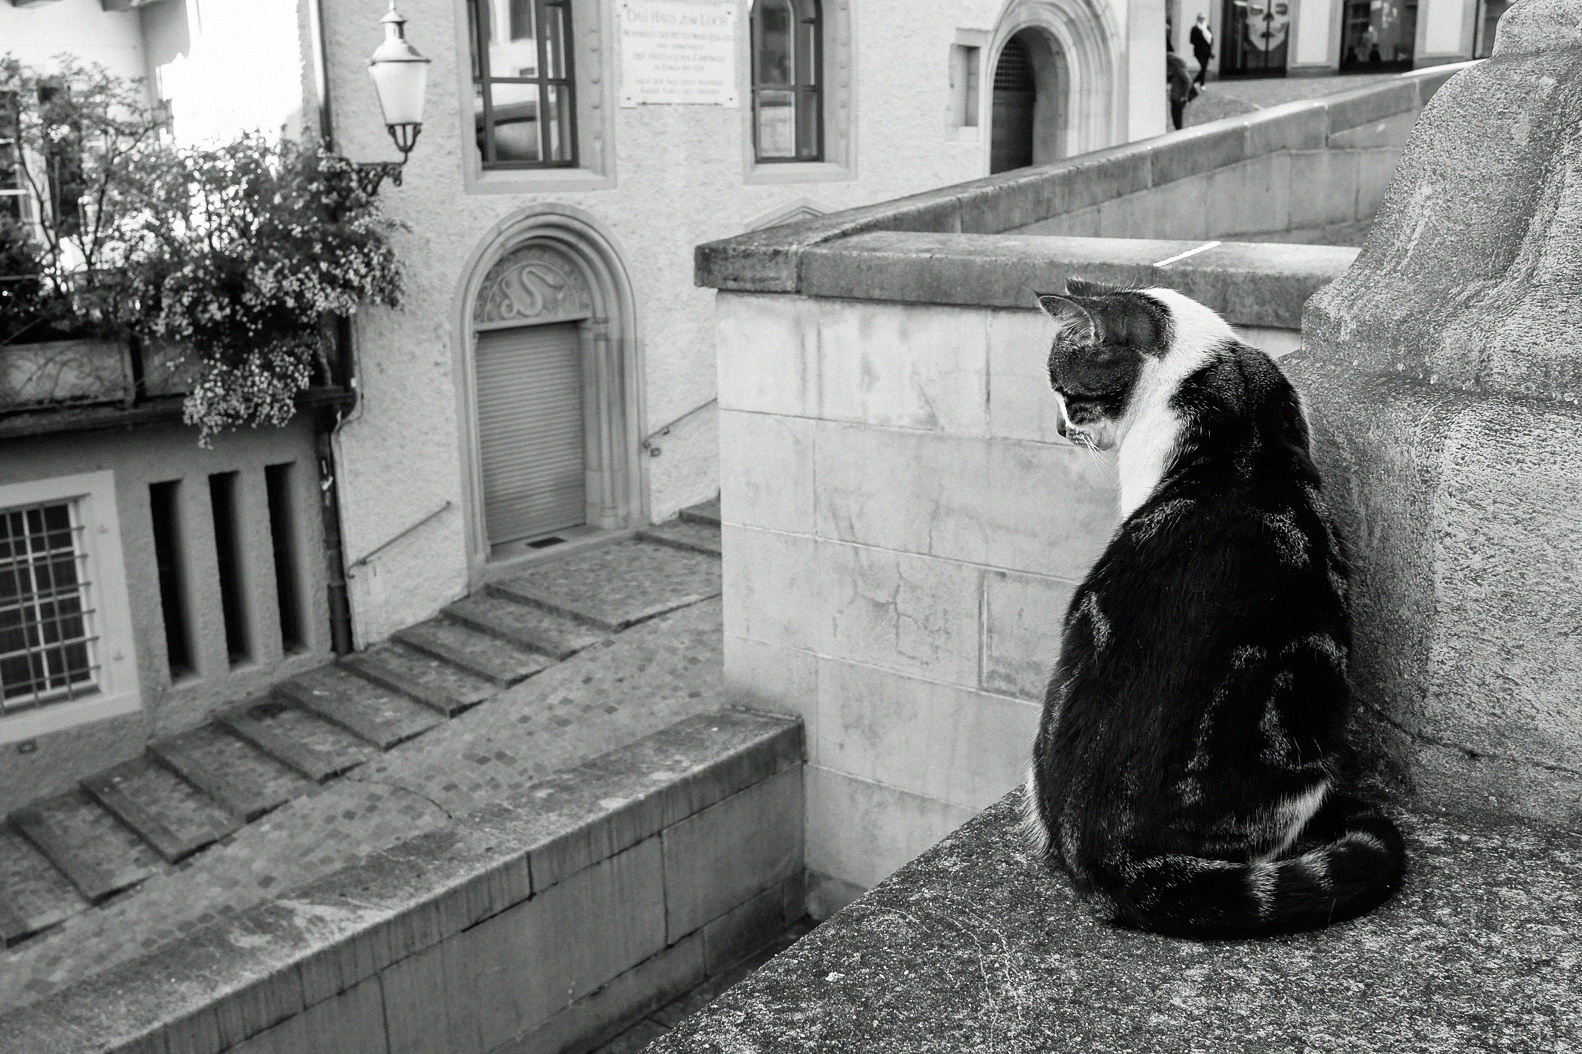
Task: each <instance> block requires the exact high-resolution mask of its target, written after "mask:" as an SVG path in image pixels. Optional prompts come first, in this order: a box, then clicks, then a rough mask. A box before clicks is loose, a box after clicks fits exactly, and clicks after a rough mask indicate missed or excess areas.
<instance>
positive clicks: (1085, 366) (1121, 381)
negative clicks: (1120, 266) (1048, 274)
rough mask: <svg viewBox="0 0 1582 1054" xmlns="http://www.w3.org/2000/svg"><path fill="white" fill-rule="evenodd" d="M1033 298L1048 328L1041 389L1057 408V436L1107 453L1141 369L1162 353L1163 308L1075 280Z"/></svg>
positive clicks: (1165, 337) (1165, 340)
mask: <svg viewBox="0 0 1582 1054" xmlns="http://www.w3.org/2000/svg"><path fill="white" fill-rule="evenodd" d="M1037 296H1038V306H1039V307H1041V308H1043V309H1044V311H1045V313H1046V314H1048V315H1049V317H1050V318H1052V319H1054V320H1055V325H1056V330H1055V339H1054V343H1053V344H1052V345H1051V347H1050V349H1049V384H1050V387H1052V388H1053V389H1054V390H1055V398H1056V399H1057V400H1058V401H1059V403H1060V422H1059V425H1058V426H1057V427H1058V428H1059V431H1060V434H1061V435H1062V436H1064V437H1065V438H1067V439H1069V440H1071V441H1072V442H1073V443H1078V444H1081V445H1082V446H1086V447H1089V448H1091V449H1095V450H1108V449H1110V448H1111V447H1114V446H1116V445H1117V444H1118V443H1119V442H1120V441H1121V438H1122V434H1123V422H1124V421H1125V418H1126V412H1127V410H1128V408H1129V407H1130V406H1131V402H1132V399H1133V397H1134V395H1135V394H1136V392H1137V387H1138V384H1137V382H1138V380H1139V378H1140V377H1142V375H1143V371H1144V366H1145V365H1146V364H1147V363H1148V362H1149V361H1150V360H1153V361H1155V362H1157V361H1158V360H1160V359H1162V358H1163V357H1164V355H1165V352H1166V351H1167V350H1168V345H1169V341H1170V325H1171V323H1170V312H1169V309H1168V308H1166V307H1165V305H1164V304H1162V303H1160V302H1159V301H1158V300H1157V299H1155V298H1153V297H1150V296H1148V295H1147V294H1145V293H1142V292H1139V291H1137V290H1131V289H1113V288H1111V287H1109V286H1102V285H1098V284H1096V283H1093V282H1084V281H1082V280H1081V279H1077V278H1072V279H1068V280H1067V281H1066V292H1064V293H1038V294H1037Z"/></svg>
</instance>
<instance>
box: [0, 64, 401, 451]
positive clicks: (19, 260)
mask: <svg viewBox="0 0 1582 1054" xmlns="http://www.w3.org/2000/svg"><path fill="white" fill-rule="evenodd" d="M58 63H59V68H58V69H57V70H56V71H55V72H53V73H50V74H48V75H45V74H41V73H38V72H37V71H35V70H32V69H31V68H29V67H28V66H26V65H24V64H23V63H22V62H21V61H19V60H18V59H16V58H15V57H13V56H11V55H9V54H6V55H3V56H0V182H4V183H5V184H6V185H8V186H16V187H20V188H22V189H24V190H26V191H27V197H26V199H25V202H24V203H25V206H26V208H27V210H28V211H27V213H26V214H25V216H24V222H22V223H14V222H10V221H5V222H0V345H4V344H6V343H8V342H10V341H13V340H28V341H37V340H46V339H53V338H55V337H61V336H83V335H89V336H96V337H123V338H124V337H128V336H135V337H138V338H141V339H143V340H146V341H152V342H158V343H163V344H168V345H177V346H180V347H183V348H185V349H186V350H187V353H188V355H189V356H190V357H191V358H192V359H193V360H194V365H195V367H196V375H197V376H196V381H195V383H194V384H193V386H192V388H191V389H190V390H189V393H188V395H187V400H186V403H185V406H184V416H185V418H186V420H187V422H188V423H189V424H196V425H197V426H198V427H199V429H200V440H199V441H200V442H202V443H204V444H205V445H207V444H208V442H209V441H210V439H211V438H212V436H213V435H214V433H215V432H217V431H220V430H221V429H225V428H232V427H236V426H239V425H243V424H249V425H254V426H256V425H260V424H273V425H280V424H284V423H285V422H286V421H287V420H288V419H289V418H290V416H291V414H292V413H293V411H294V406H295V400H296V396H297V395H298V393H300V392H301V391H302V390H303V389H305V388H307V387H310V386H311V385H313V384H315V383H326V382H329V381H330V380H331V377H330V369H329V355H330V352H331V351H332V350H333V348H334V343H335V341H334V325H333V320H334V319H335V318H336V317H340V318H349V317H351V316H352V315H354V314H355V313H356V312H357V310H358V309H359V308H360V307H361V306H363V305H364V304H384V305H389V306H392V307H394V306H396V305H397V304H398V303H399V301H400V298H401V272H400V267H399V265H398V264H397V262H396V258H395V253H394V250H393V249H392V248H391V245H390V234H391V232H392V231H394V230H395V229H397V227H398V225H397V224H396V223H394V222H393V221H391V220H388V219H385V218H383V217H382V216H381V215H380V212H379V209H378V206H377V204H376V202H375V200H374V199H373V197H372V196H371V195H369V194H366V193H364V191H363V190H362V188H361V187H360V186H359V184H358V180H357V168H356V166H355V165H354V164H353V163H352V162H350V161H348V160H346V159H345V158H343V157H339V156H337V155H335V154H331V153H328V152H327V151H325V150H323V149H320V148H318V147H313V146H301V145H298V144H296V143H293V142H289V141H287V142H282V143H272V142H270V141H269V140H268V139H266V138H265V137H263V136H261V135H257V134H247V135H243V136H241V137H240V138H239V139H237V140H235V141H234V142H231V143H229V144H226V145H223V146H217V147H210V148H178V147H175V146H172V145H171V144H170V143H169V142H166V141H161V138H160V136H159V129H160V128H161V127H162V126H163V124H164V118H163V116H162V115H161V114H159V113H158V112H156V111H154V110H152V109H150V108H149V107H147V106H146V105H144V104H143V102H142V93H141V91H140V89H138V88H137V87H136V86H135V85H134V84H133V83H130V82H127V81H124V80H121V79H119V78H117V77H115V76H114V75H112V74H110V73H108V72H107V71H105V70H104V69H103V68H102V67H98V66H89V65H84V64H80V63H76V62H73V61H71V60H69V59H66V58H62V59H60V60H58ZM7 141H9V142H11V143H13V144H15V145H14V146H12V147H5V146H4V145H3V144H4V143H5V142H7Z"/></svg>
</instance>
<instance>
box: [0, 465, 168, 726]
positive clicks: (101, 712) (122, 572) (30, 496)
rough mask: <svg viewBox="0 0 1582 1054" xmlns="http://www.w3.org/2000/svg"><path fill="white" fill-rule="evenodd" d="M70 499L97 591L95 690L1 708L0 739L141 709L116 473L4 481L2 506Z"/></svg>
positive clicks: (86, 572)
mask: <svg viewBox="0 0 1582 1054" xmlns="http://www.w3.org/2000/svg"><path fill="white" fill-rule="evenodd" d="M62 502H65V503H69V504H71V505H72V506H73V516H74V518H75V519H76V521H77V522H78V523H80V524H81V528H82V529H81V536H80V544H81V547H82V553H81V558H80V559H81V563H82V569H81V576H82V578H83V580H84V581H85V582H87V583H88V584H89V587H90V588H91V589H93V590H94V591H95V593H96V595H95V597H94V601H93V608H94V621H95V626H94V628H95V630H96V636H97V637H98V679H97V685H96V690H95V691H93V692H92V693H89V694H85V695H81V696H79V697H76V698H71V699H67V700H57V701H50V702H45V703H42V704H40V705H37V706H32V707H29V708H27V709H21V710H17V711H14V712H9V713H0V744H6V743H15V742H18V741H20V740H26V739H33V738H35V737H37V736H40V735H45V734H47V733H50V732H59V731H63V730H65V729H68V728H74V727H76V726H78V725H83V724H87V723H89V722H92V721H102V720H104V719H106V718H111V717H119V716H122V715H125V714H131V713H136V712H137V711H139V710H141V709H142V688H141V684H140V682H139V679H138V669H137V648H136V646H135V640H134V637H133V623H132V618H131V611H130V607H129V605H128V602H127V582H126V565H125V561H124V560H123V559H122V552H121V529H120V518H119V515H118V513H117V508H116V504H117V503H116V487H115V473H114V472H112V471H109V470H105V471H100V472H85V473H80V474H77V475H70V476H56V477H54V478H52V479H45V480H37V481H32V482H27V483H11V484H0V512H9V511H12V510H16V509H21V508H30V507H33V506H37V505H43V504H59V503H62Z"/></svg>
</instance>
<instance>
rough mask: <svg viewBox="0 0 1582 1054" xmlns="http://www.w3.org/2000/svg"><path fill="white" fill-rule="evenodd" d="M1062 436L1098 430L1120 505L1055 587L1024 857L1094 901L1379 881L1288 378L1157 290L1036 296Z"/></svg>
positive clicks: (1188, 923) (1241, 900) (1316, 923)
mask: <svg viewBox="0 0 1582 1054" xmlns="http://www.w3.org/2000/svg"><path fill="white" fill-rule="evenodd" d="M1038 303H1039V306H1040V307H1042V308H1043V310H1044V311H1045V312H1046V313H1047V314H1048V315H1049V316H1050V317H1051V318H1053V319H1054V320H1055V323H1056V325H1057V327H1058V329H1057V334H1056V336H1055V339H1054V343H1053V346H1052V348H1051V350H1050V354H1049V380H1050V384H1051V385H1052V386H1053V388H1054V392H1055V398H1056V400H1057V402H1058V404H1059V412H1060V420H1059V423H1058V431H1059V432H1060V434H1061V435H1062V436H1064V437H1065V438H1067V439H1068V440H1070V441H1072V442H1075V443H1079V444H1081V445H1084V446H1087V447H1090V448H1093V449H1097V450H1106V449H1110V448H1114V447H1118V448H1119V450H1118V464H1119V472H1120V507H1121V517H1122V522H1121V525H1120V526H1119V527H1118V528H1117V530H1116V532H1115V534H1114V536H1113V537H1112V538H1111V540H1110V542H1109V544H1108V546H1107V547H1106V549H1105V550H1104V552H1103V554H1102V555H1101V556H1100V557H1099V558H1098V561H1097V562H1096V563H1095V564H1094V565H1093V568H1092V570H1091V571H1089V573H1088V575H1087V577H1086V578H1085V579H1084V580H1083V582H1082V584H1081V585H1080V586H1079V587H1078V588H1077V589H1076V592H1075V593H1074V594H1073V595H1072V598H1071V603H1070V606H1069V608H1068V610H1067V613H1066V618H1065V623H1064V628H1063V632H1062V640H1061V650H1060V659H1059V662H1058V663H1057V665H1056V667H1055V669H1054V673H1053V675H1052V677H1051V678H1050V681H1049V687H1048V691H1047V692H1046V693H1045V699H1044V708H1043V714H1042V717H1041V719H1040V722H1039V728H1038V735H1037V740H1036V742H1035V745H1034V750H1033V765H1032V769H1031V772H1030V774H1029V777H1028V784H1027V813H1026V826H1027V829H1028V834H1029V836H1030V837H1031V838H1032V840H1033V844H1034V846H1035V850H1036V852H1037V854H1038V855H1039V857H1040V858H1041V859H1042V860H1044V861H1045V862H1046V863H1048V864H1049V865H1051V866H1055V867H1059V868H1063V869H1064V870H1065V871H1066V873H1067V874H1068V875H1069V876H1070V877H1071V880H1072V883H1073V885H1074V887H1075V888H1076V890H1077V892H1078V893H1079V894H1081V895H1082V896H1083V897H1084V898H1085V899H1086V900H1088V901H1089V902H1090V903H1091V905H1093V906H1094V907H1095V908H1096V910H1097V911H1098V912H1099V913H1100V914H1101V915H1103V916H1104V917H1105V918H1107V919H1108V920H1109V921H1111V922H1114V923H1116V924H1118V925H1121V926H1124V927H1129V928H1135V929H1142V930H1149V931H1153V932H1156V933H1161V934H1165V935H1168V936H1175V937H1189V938H1198V939H1214V938H1232V937H1256V936H1267V935H1272V934H1277V933H1285V932H1294V931H1299V930H1307V929H1316V928H1320V927H1323V926H1326V925H1329V924H1330V923H1333V922H1340V921H1342V920H1345V919H1350V918H1354V917H1356V916H1358V915H1362V914H1365V913H1366V912H1368V911H1371V910H1373V909H1374V908H1375V907H1377V906H1378V905H1380V904H1382V903H1383V902H1384V901H1385V900H1387V899H1388V898H1389V897H1390V896H1391V895H1392V894H1393V893H1394V892H1395V891H1396V890H1397V889H1398V888H1399V887H1400V885H1401V884H1402V881H1403V875H1404V871H1405V849H1404V846H1403V843H1402V839H1401V835H1400V832H1399V831H1398V830H1397V829H1396V827H1395V825H1394V824H1393V823H1392V822H1391V821H1390V820H1389V819H1388V818H1387V817H1386V816H1385V815H1384V814H1383V813H1382V812H1381V811H1380V810H1379V809H1378V808H1376V807H1375V806H1373V805H1371V804H1369V803H1368V802H1367V801H1365V800H1363V798H1361V797H1359V796H1358V795H1357V793H1356V792H1355V791H1354V789H1352V787H1351V784H1350V782H1349V779H1348V774H1349V772H1350V770H1351V769H1352V768H1353V767H1354V766H1353V764H1352V757H1351V753H1350V751H1349V748H1348V746H1347V744H1346V742H1345V740H1344V737H1343V726H1344V724H1345V721H1346V716H1347V712H1348V708H1349V703H1350V696H1349V689H1348V684H1347V680H1346V661H1347V651H1348V649H1349V647H1350V639H1351V630H1350V616H1349V611H1348V607H1347V601H1346V590H1347V579H1346V576H1347V569H1346V564H1345V558H1344V554H1343V553H1342V551H1341V546H1340V542H1339V540H1338V539H1337V537H1336V535H1335V533H1334V530H1333V527H1332V526H1331V523H1330V516H1329V513H1328V510H1327V507H1326V505H1325V502H1324V498H1323V494H1322V491H1321V489H1320V488H1321V484H1320V479H1319V473H1318V470H1317V468H1316V467H1315V466H1314V464H1313V461H1312V458H1311V456H1310V454H1309V445H1308V427H1307V421H1306V417H1305V414H1304V410H1303V408H1302V404H1301V400H1300V397H1299V396H1298V394H1297V392H1296V390H1295V389H1294V388H1293V387H1292V386H1291V384H1290V382H1289V381H1287V380H1286V378H1285V375H1284V374H1283V373H1281V372H1280V369H1279V367H1278V366H1276V365H1275V363H1274V361H1273V360H1272V359H1270V358H1269V356H1267V355H1266V354H1264V353H1263V352H1261V351H1259V350H1258V349H1256V348H1253V347H1250V346H1248V345H1246V344H1243V343H1242V342H1241V341H1239V340H1238V339H1237V338H1236V336H1235V334H1234V332H1233V331H1232V330H1231V328H1230V326H1229V325H1227V324H1226V323H1225V321H1224V320H1223V319H1221V318H1220V317H1219V315H1217V314H1215V313H1214V312H1213V311H1212V310H1210V309H1209V308H1207V307H1205V306H1203V305H1202V304H1199V303H1198V302H1197V301H1195V300H1192V299H1190V298H1189V297H1186V296H1184V295H1182V294H1181V293H1178V292H1176V291H1174V290H1170V289H1162V288H1161V289H1119V290H1118V289H1111V288H1109V287H1106V286H1100V285H1096V284H1093V283H1089V282H1083V281H1079V280H1071V281H1069V282H1068V283H1067V292H1066V293H1064V294H1055V293H1041V294H1038Z"/></svg>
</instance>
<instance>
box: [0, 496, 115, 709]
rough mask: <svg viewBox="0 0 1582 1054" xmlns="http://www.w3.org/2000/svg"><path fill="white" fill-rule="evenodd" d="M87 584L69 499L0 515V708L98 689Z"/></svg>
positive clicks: (73, 508) (65, 698)
mask: <svg viewBox="0 0 1582 1054" xmlns="http://www.w3.org/2000/svg"><path fill="white" fill-rule="evenodd" d="M92 589H93V584H92V582H91V581H90V580H89V578H88V574H87V556H86V553H85V552H84V550H83V544H82V523H81V521H80V519H79V517H78V515H77V509H76V503H75V502H70V501H56V502H48V503H44V504H39V505H32V506H24V507H22V508H12V509H6V510H5V511H4V512H3V513H0V711H3V712H4V713H8V714H9V713H13V712H15V711H18V710H25V709H27V708H29V707H35V706H44V705H47V704H49V703H53V702H58V701H69V700H72V699H78V698H81V697H83V696H86V695H91V694H93V693H94V692H96V691H97V690H98V687H99V661H98V650H99V648H98V646H99V637H98V634H97V633H96V632H95V628H94V623H95V618H94V615H95V612H94V609H93V600H92Z"/></svg>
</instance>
